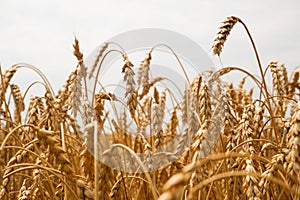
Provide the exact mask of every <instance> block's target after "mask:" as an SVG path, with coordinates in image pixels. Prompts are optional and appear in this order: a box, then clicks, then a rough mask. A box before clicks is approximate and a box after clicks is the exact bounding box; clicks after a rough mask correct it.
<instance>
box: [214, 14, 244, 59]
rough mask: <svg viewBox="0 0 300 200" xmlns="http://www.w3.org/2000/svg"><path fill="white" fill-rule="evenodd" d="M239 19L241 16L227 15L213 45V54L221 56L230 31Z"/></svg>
mask: <svg viewBox="0 0 300 200" xmlns="http://www.w3.org/2000/svg"><path fill="white" fill-rule="evenodd" d="M238 21H239V18H237V17H234V16H230V17H227V19H226V20H225V21H223V22H222V25H221V26H220V28H219V32H218V35H217V37H216V39H215V40H214V44H213V45H212V49H213V54H214V55H218V56H220V54H221V53H222V50H223V46H224V43H225V41H226V40H227V37H228V35H229V34H230V31H231V30H232V28H233V27H234V25H235V24H236V23H237V22H238Z"/></svg>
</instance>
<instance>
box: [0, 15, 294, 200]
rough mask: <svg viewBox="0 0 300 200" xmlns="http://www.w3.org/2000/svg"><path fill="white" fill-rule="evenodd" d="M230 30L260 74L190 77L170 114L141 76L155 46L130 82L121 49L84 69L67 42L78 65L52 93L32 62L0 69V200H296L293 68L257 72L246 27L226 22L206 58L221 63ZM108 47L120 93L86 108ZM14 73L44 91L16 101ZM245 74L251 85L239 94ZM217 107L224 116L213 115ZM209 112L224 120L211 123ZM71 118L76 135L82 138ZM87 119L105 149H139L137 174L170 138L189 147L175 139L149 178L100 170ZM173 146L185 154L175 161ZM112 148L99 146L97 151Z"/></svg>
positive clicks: (160, 94)
mask: <svg viewBox="0 0 300 200" xmlns="http://www.w3.org/2000/svg"><path fill="white" fill-rule="evenodd" d="M236 23H240V24H241V25H242V26H243V27H244V28H245V29H246V32H247V33H248V36H249V37H250V41H251V44H252V45H253V49H254V51H255V55H256V58H257V61H258V67H259V69H260V73H261V74H260V77H259V78H258V77H256V76H253V75H252V74H251V73H249V72H248V71H247V70H245V69H243V68H241V67H231V66H229V67H222V68H221V69H219V70H217V71H216V72H212V73H211V74H210V77H211V78H210V79H207V80H205V79H204V75H203V74H201V73H200V74H198V75H196V76H195V78H194V80H193V81H191V82H188V83H189V85H188V86H187V87H186V90H185V92H184V94H183V95H182V99H179V100H178V101H173V103H172V106H171V107H170V104H168V108H167V103H166V101H167V100H168V99H170V98H168V96H172V92H171V91H169V90H168V88H166V89H165V90H160V89H159V87H157V84H159V83H160V82H162V81H163V80H164V77H151V76H150V75H149V71H150V66H151V59H152V57H151V56H152V52H153V50H154V48H153V49H151V51H149V53H148V54H147V56H146V58H145V59H144V60H143V61H142V62H141V64H140V67H139V69H138V73H137V74H136V75H135V73H134V71H133V65H132V63H131V62H130V61H129V58H128V56H127V55H126V52H124V51H122V49H121V50H111V51H107V47H108V46H109V45H111V43H105V44H104V45H103V46H102V48H101V49H100V50H99V52H98V56H97V58H96V59H95V63H94V65H93V66H92V67H90V69H87V68H86V67H85V65H84V62H83V54H82V53H81V52H80V49H79V44H78V40H77V39H75V43H74V45H73V46H74V55H75V56H76V58H77V59H78V65H77V67H76V69H75V70H74V71H73V72H72V73H71V74H70V76H69V77H68V79H67V81H66V82H65V84H64V85H63V87H62V88H61V90H60V91H59V92H58V93H57V94H55V93H54V92H53V90H52V89H51V85H50V83H49V82H48V81H47V79H46V77H45V76H44V75H43V74H42V73H41V72H40V71H39V70H38V69H37V68H35V67H33V66H31V65H25V64H18V65H14V66H12V67H11V68H8V69H7V70H6V71H5V72H4V73H2V72H1V70H0V73H1V82H0V90H1V96H0V105H1V107H0V145H1V146H0V154H1V157H0V185H1V186H0V199H4V200H5V199H19V200H23V199H39V200H40V199H160V200H166V199H300V137H299V133H300V102H299V101H298V100H299V93H298V92H299V89H300V85H299V73H300V71H297V70H295V71H294V72H292V74H291V75H290V76H288V73H287V70H286V68H285V66H284V65H282V64H278V63H277V62H271V63H270V64H269V65H268V66H267V67H266V68H265V69H263V67H262V66H261V63H260V60H259V56H258V53H257V50H256V47H255V45H254V42H253V40H252V38H251V35H250V33H249V31H248V29H247V27H246V25H245V24H244V23H243V21H241V20H240V19H239V18H237V17H234V16H231V17H228V18H227V19H226V20H225V21H224V22H223V23H222V25H221V27H220V29H219V32H218V35H217V37H216V39H215V41H214V44H213V46H212V50H213V54H215V55H217V56H220V54H221V52H222V48H223V46H224V43H225V41H226V39H227V37H228V35H229V34H230V31H231V30H232V28H233V27H234V25H235V24H236ZM112 51H114V52H119V53H120V55H121V56H122V57H123V58H124V66H123V67H122V69H120V70H122V73H123V74H124V77H123V79H124V83H125V97H124V96H123V97H122V99H120V98H117V97H116V96H115V95H114V94H112V93H109V92H107V91H106V90H105V89H101V90H94V91H93V93H92V104H90V103H88V101H84V99H85V98H87V95H86V94H85V92H84V91H87V89H86V88H85V87H86V86H87V85H86V79H88V78H91V77H93V76H94V77H95V76H96V78H97V76H98V74H99V71H100V68H101V64H102V63H103V62H102V61H103V60H104V59H105V57H106V56H107V55H108V54H109V53H111V52H112ZM182 67H183V66H182ZM20 68H28V69H31V70H34V71H35V72H37V73H38V74H39V75H40V76H41V78H42V79H43V80H44V83H43V86H44V88H45V95H44V96H32V97H31V98H30V101H29V102H27V104H28V106H27V108H26V106H25V105H26V102H24V98H25V95H26V94H27V90H26V91H25V92H24V93H23V95H22V92H21V91H20V88H19V86H18V85H17V84H13V83H12V81H11V80H12V78H13V76H14V74H15V73H16V72H17V71H18V69H20ZM183 69H184V68H183ZM231 71H237V72H238V73H240V74H242V75H243V76H244V78H242V79H241V80H240V82H239V84H236V85H235V84H234V83H224V82H221V81H220V79H221V78H222V76H223V75H225V74H228V73H230V72H231ZM100 73H101V71H100ZM268 73H270V74H271V76H272V81H269V82H270V83H267V82H266V75H267V74H268ZM95 74H97V75H95ZM246 78H247V81H253V83H254V84H255V87H253V88H252V89H248V91H247V89H245V87H244V85H245V81H246ZM271 82H272V83H271ZM212 83H215V86H216V87H211V85H210V84H212ZM34 84H36V83H32V85H34ZM220 85H222V87H218V86H220ZM30 87H31V86H30ZM82 88H83V89H82ZM84 88H85V89H84ZM212 88H215V89H214V92H212ZM217 94H218V95H219V96H218V98H216V96H215V95H217ZM254 94H257V95H254ZM81 98H83V101H82V100H81ZM117 101H118V102H121V104H122V105H123V106H124V109H123V110H122V111H121V112H119V111H118V110H115V111H116V112H118V113H119V114H118V115H117V117H116V116H113V117H112V115H113V112H109V111H108V110H107V109H106V108H107V107H106V105H113V104H114V103H115V102H117ZM112 107H113V106H112ZM220 108H222V109H223V112H217V111H218V110H221V109H220ZM216 113H219V115H220V113H221V114H222V115H223V118H218V117H215V115H218V114H216ZM78 115H81V116H82V119H83V120H82V123H83V124H84V126H85V129H84V130H86V131H84V130H83V131H82V132H83V133H82V134H79V132H81V129H79V128H78V125H77V123H76V117H75V116H78ZM92 116H94V118H92ZM218 120H222V121H218ZM92 121H96V122H97V124H96V126H97V128H98V129H99V130H101V134H104V135H105V136H106V137H107V138H109V140H110V141H112V143H113V144H117V145H115V146H114V148H116V147H118V148H122V149H123V150H124V151H128V152H130V155H132V158H130V159H137V156H135V154H138V153H139V154H141V153H142V154H145V155H146V157H147V155H149V156H148V157H147V159H146V160H147V163H145V162H136V163H134V162H133V165H134V164H137V165H140V166H139V167H140V168H142V169H145V168H147V169H149V167H150V168H151V166H153V165H155V164H157V163H151V156H150V155H155V152H156V150H157V149H159V148H160V147H163V146H164V145H166V144H168V143H170V142H172V141H173V139H174V138H176V137H177V136H178V135H181V136H190V137H188V139H190V141H188V140H187V139H186V137H180V138H179V139H177V142H176V141H175V148H174V149H173V151H174V152H173V153H174V154H173V157H174V156H175V157H176V159H175V160H173V161H172V162H170V163H169V164H167V165H164V166H163V167H161V168H159V169H157V170H152V171H151V170H149V171H144V172H143V173H141V172H138V171H137V172H126V171H124V170H123V171H120V170H117V169H113V168H111V167H110V166H107V165H105V164H103V163H102V162H99V161H98V160H97V159H96V157H94V156H93V154H92V153H91V151H89V148H88V147H87V146H88V145H89V144H88V143H89V140H88V138H89V137H90V134H93V133H91V131H89V129H90V128H91V126H90V125H91V122H92ZM94 125H95V123H94ZM179 126H181V127H179ZM89 127H90V128H89ZM182 127H184V128H182ZM94 129H95V127H94ZM149 130H151V131H150V133H147V131H149ZM100 139H101V138H100ZM173 142H174V141H173ZM187 143H188V144H190V145H189V146H187V145H186V144H187ZM100 144H101V142H100ZM181 147H184V148H181ZM96 148H97V145H96ZM180 149H184V151H182V153H181V154H180V155H179V154H178V153H177V152H178V151H179V150H180ZM110 151H113V149H106V151H105V154H107V155H108V154H109V152H110ZM176 153H177V154H176ZM111 159H113V156H111ZM114 159H116V158H114ZM128 159H129V158H128ZM162 160H163V159H162Z"/></svg>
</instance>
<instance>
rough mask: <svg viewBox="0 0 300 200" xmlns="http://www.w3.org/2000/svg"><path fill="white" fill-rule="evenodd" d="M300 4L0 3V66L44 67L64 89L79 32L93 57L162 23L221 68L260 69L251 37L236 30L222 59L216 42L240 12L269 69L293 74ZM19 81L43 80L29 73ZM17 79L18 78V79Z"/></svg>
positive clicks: (208, 0)
mask: <svg viewBox="0 0 300 200" xmlns="http://www.w3.org/2000/svg"><path fill="white" fill-rule="evenodd" d="M299 6H300V3H299V1H297V0H287V1H280V0H252V1H243V0H240V1H238V0H227V1H222V0H186V1H175V0H148V1H144V0H109V1H108V0H107V1H102V0H97V1H92V0H86V1H74V0H63V1H57V0H52V1H40V0H26V1H16V0H0V9H1V12H0V64H1V67H2V70H5V69H7V68H9V67H11V66H12V65H13V64H16V63H29V64H31V65H34V66H36V67H38V68H39V69H40V70H41V71H42V72H43V73H44V74H46V76H47V78H48V79H49V80H50V82H51V83H52V85H53V87H54V89H55V90H56V91H57V90H58V89H59V88H60V87H61V86H62V84H63V83H64V81H65V80H66V78H67V76H68V75H69V74H70V72H71V71H72V70H74V69H75V66H76V63H77V61H76V58H75V57H74V56H73V55H72V51H73V49H72V43H73V41H74V37H75V36H76V37H77V38H78V39H79V41H80V46H81V50H82V52H83V53H84V57H85V58H86V57H87V56H88V55H89V54H90V53H91V52H92V51H93V50H94V49H95V48H96V47H97V46H99V45H100V44H101V43H102V42H104V41H106V40H108V39H109V38H111V37H113V36H115V35H118V34H120V33H123V32H126V31H131V30H134V29H140V28H161V29H168V30H172V31H175V32H178V33H181V34H183V35H185V36H187V37H189V38H190V39H192V40H194V41H195V42H196V43H198V44H199V45H200V46H201V47H202V48H203V49H204V50H205V51H206V52H207V53H208V54H209V56H210V57H211V59H212V61H213V63H214V64H215V66H216V67H217V68H218V67H221V66H222V65H224V66H228V65H234V66H241V67H243V68H245V69H247V70H249V71H252V72H253V73H254V74H258V68H257V63H256V60H255V56H254V53H253V49H252V48H251V45H250V42H249V38H248V37H247V35H246V32H245V30H244V29H243V28H242V26H241V25H240V24H238V25H236V27H234V29H233V31H232V33H231V35H230V37H229V38H228V41H227V42H226V44H225V47H224V50H223V54H222V55H221V61H222V63H220V61H219V58H217V57H214V56H212V55H211V51H210V50H211V49H210V48H211V45H212V43H213V40H214V38H215V37H216V33H217V31H218V27H219V25H220V23H221V22H222V21H223V20H224V19H226V17H228V16H231V15H235V16H237V17H239V18H241V19H242V20H243V21H244V22H245V23H246V24H247V26H248V28H249V30H250V32H251V34H252V36H253V38H254V41H255V43H256V46H257V48H258V52H259V54H260V57H261V61H262V64H263V66H264V67H266V66H267V65H268V63H270V62H271V61H279V62H281V63H284V64H285V65H286V66H287V68H288V69H289V70H290V71H292V70H293V69H295V68H296V67H297V66H298V65H300V57H299V55H300V42H299V41H298V38H299V35H300V26H299V19H300V12H299V8H300V7H299ZM18 78H19V80H20V81H21V82H22V81H29V82H32V80H33V79H35V78H37V77H35V76H31V75H28V74H26V73H25V71H24V70H23V71H22V73H19V74H18ZM16 80H18V79H17V78H16Z"/></svg>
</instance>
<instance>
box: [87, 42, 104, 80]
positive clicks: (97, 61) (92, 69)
mask: <svg viewBox="0 0 300 200" xmlns="http://www.w3.org/2000/svg"><path fill="white" fill-rule="evenodd" d="M108 45H109V43H107V42H105V43H103V44H102V45H101V47H100V48H99V50H98V54H97V57H96V60H95V62H94V64H93V66H92V67H91V69H90V71H89V73H88V74H89V77H88V78H89V79H91V78H92V77H93V74H94V72H95V70H96V68H97V66H98V64H99V61H100V59H101V58H102V55H103V53H104V51H105V50H106V49H107V47H108Z"/></svg>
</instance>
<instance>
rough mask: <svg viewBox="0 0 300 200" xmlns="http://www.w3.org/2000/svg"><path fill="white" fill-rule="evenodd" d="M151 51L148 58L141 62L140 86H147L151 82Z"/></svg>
mask: <svg viewBox="0 0 300 200" xmlns="http://www.w3.org/2000/svg"><path fill="white" fill-rule="evenodd" d="M151 53H152V52H151V51H150V52H149V53H147V56H146V58H145V59H144V60H143V61H142V62H141V64H140V67H139V72H138V86H145V85H147V84H148V82H149V70H150V62H151V58H152V57H151Z"/></svg>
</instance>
